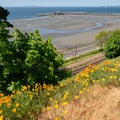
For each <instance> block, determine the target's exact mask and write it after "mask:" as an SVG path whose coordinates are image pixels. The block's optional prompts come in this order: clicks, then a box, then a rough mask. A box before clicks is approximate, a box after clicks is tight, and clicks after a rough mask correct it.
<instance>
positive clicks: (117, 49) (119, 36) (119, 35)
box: [104, 30, 120, 58]
mask: <svg viewBox="0 0 120 120" xmlns="http://www.w3.org/2000/svg"><path fill="white" fill-rule="evenodd" d="M104 52H105V55H106V57H107V58H115V57H117V56H119V55H120V30H115V31H113V32H111V34H110V37H109V38H108V39H107V41H106V44H105V47H104Z"/></svg>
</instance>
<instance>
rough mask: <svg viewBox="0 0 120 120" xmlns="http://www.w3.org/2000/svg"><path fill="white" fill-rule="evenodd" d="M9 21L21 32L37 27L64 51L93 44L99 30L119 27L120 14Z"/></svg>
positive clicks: (46, 17)
mask: <svg viewBox="0 0 120 120" xmlns="http://www.w3.org/2000/svg"><path fill="white" fill-rule="evenodd" d="M11 23H12V24H13V25H14V27H15V28H18V29H20V30H22V31H23V32H33V31H34V30H35V29H38V30H39V31H40V34H41V35H42V36H43V38H47V37H51V38H52V41H53V44H54V45H55V47H56V48H57V49H58V50H59V51H60V50H62V51H65V50H68V49H74V48H76V47H78V48H82V47H85V46H89V45H91V44H94V43H95V36H96V34H98V33H99V32H100V31H103V30H115V29H119V28H120V15H52V16H45V17H38V18H35V19H24V20H13V21H11ZM93 49H95V47H93Z"/></svg>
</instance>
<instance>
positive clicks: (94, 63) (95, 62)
mask: <svg viewBox="0 0 120 120" xmlns="http://www.w3.org/2000/svg"><path fill="white" fill-rule="evenodd" d="M104 60H105V58H102V59H99V60H96V61H94V62H91V63H89V64H90V65H97V64H99V63H100V62H102V61H104ZM89 64H87V65H84V66H81V67H78V68H76V69H74V70H72V75H75V74H77V73H79V72H81V71H83V70H84V69H85V68H86V67H87V66H88V65H89ZM68 70H70V69H68Z"/></svg>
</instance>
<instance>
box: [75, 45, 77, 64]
mask: <svg viewBox="0 0 120 120" xmlns="http://www.w3.org/2000/svg"><path fill="white" fill-rule="evenodd" d="M76 57H77V47H75V62H76Z"/></svg>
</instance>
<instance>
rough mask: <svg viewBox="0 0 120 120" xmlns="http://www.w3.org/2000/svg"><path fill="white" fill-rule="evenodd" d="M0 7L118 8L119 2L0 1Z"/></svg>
mask: <svg viewBox="0 0 120 120" xmlns="http://www.w3.org/2000/svg"><path fill="white" fill-rule="evenodd" d="M0 6H3V7H18V6H40V7H49V6H50V7H58V6H67V7H70V6H71V7H73V6H74V7H76V6H120V0H0Z"/></svg>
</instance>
